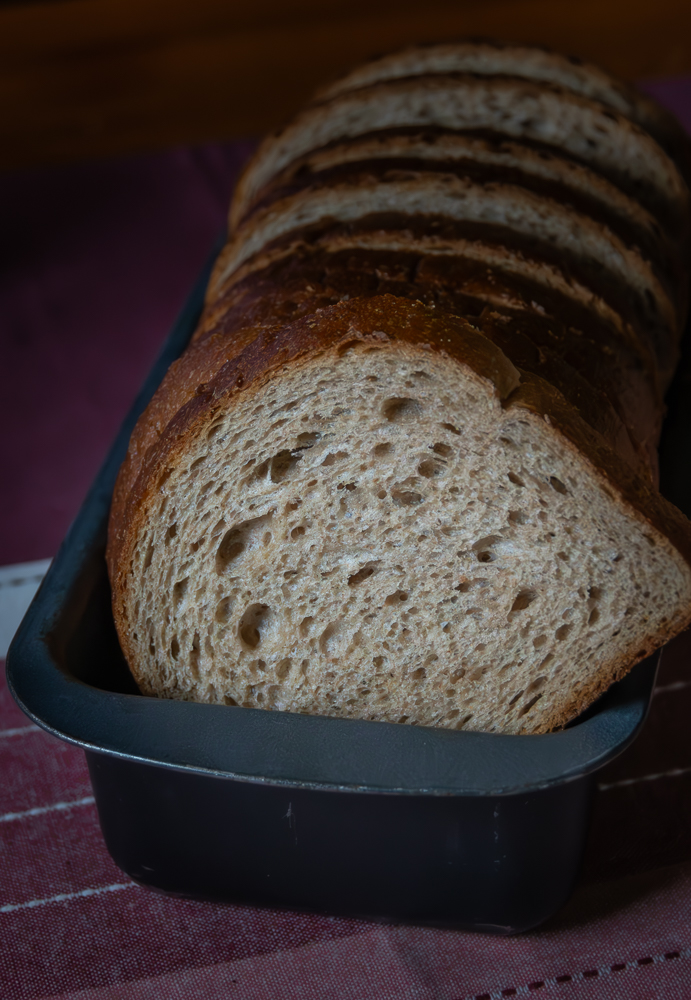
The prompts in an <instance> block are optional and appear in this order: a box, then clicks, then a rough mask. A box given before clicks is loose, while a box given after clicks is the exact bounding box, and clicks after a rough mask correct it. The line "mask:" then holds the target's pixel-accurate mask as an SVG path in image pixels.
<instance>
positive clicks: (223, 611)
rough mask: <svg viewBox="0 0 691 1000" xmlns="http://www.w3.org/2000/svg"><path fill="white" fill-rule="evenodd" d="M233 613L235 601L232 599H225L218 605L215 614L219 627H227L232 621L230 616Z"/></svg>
mask: <svg viewBox="0 0 691 1000" xmlns="http://www.w3.org/2000/svg"><path fill="white" fill-rule="evenodd" d="M232 611H233V600H232V598H231V597H223V598H222V599H221V600H220V601H219V602H218V604H217V605H216V612H215V614H214V618H215V620H216V621H217V622H218V624H219V625H227V624H228V622H229V621H230V616H231V614H232Z"/></svg>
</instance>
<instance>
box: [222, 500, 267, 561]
mask: <svg viewBox="0 0 691 1000" xmlns="http://www.w3.org/2000/svg"><path fill="white" fill-rule="evenodd" d="M272 517H273V511H272V512H271V513H269V514H264V515H262V516H261V517H255V518H251V519H250V520H248V521H243V522H241V523H240V524H237V525H235V526H234V527H232V528H229V529H228V531H226V533H225V534H224V536H223V538H222V540H221V544H220V545H219V547H218V549H217V551H216V572H217V573H218V574H222V573H226V572H228V570H230V569H231V568H233V566H234V564H235V562H236V561H237V559H238V558H239V557H240V556H241V555H242V553H243V552H245V550H247V549H251V548H253V547H254V546H255V545H257V544H259V542H260V539H263V538H264V537H265V536H266V531H265V528H266V526H267V524H268V523H269V522H270V520H271V518H272ZM223 527H225V521H223V520H221V521H219V523H218V525H217V526H216V529H214V533H215V532H216V530H217V529H219V528H221V529H222V528H223Z"/></svg>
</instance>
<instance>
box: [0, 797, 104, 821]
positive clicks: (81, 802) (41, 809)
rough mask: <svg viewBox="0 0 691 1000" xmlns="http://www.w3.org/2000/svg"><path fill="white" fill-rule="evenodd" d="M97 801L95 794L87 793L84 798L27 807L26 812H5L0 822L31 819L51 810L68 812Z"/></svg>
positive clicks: (0, 817)
mask: <svg viewBox="0 0 691 1000" xmlns="http://www.w3.org/2000/svg"><path fill="white" fill-rule="evenodd" d="M94 802H95V799H94V797H93V795H87V796H86V797H85V798H83V799H75V800H74V801H73V802H55V803H54V804H53V805H52V806H36V808H34V809H26V810H25V811H24V812H15V813H5V815H4V816H0V823H11V822H12V821H13V820H16V819H29V818H30V817H31V816H42V815H43V814H44V813H49V812H66V811H67V810H68V809H76V808H78V807H79V806H91V805H93V804H94Z"/></svg>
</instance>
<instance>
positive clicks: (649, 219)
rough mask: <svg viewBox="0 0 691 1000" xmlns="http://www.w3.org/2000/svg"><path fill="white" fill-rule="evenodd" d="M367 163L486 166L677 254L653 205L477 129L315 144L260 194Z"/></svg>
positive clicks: (563, 161) (553, 156)
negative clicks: (650, 210) (644, 205)
mask: <svg viewBox="0 0 691 1000" xmlns="http://www.w3.org/2000/svg"><path fill="white" fill-rule="evenodd" d="M368 164H369V165H371V164H379V165H384V164H386V165H389V167H390V168H393V169H410V168H411V166H412V168H413V169H416V170H420V169H425V166H428V168H429V166H431V165H436V166H437V169H446V170H448V171H453V170H454V169H455V170H456V171H457V172H458V171H468V170H469V169H473V168H475V169H476V170H477V167H482V168H484V169H485V172H486V173H488V172H489V170H493V171H494V176H495V177H498V178H499V179H502V180H504V181H505V182H506V181H511V180H513V181H514V182H518V183H520V184H523V185H531V187H532V190H537V191H541V192H542V193H543V194H547V195H550V194H551V195H552V197H554V198H558V200H560V201H561V202H566V203H570V204H572V205H576V206H578V205H579V204H581V205H584V207H585V210H586V211H588V210H589V214H591V215H594V216H597V214H598V213H599V216H600V217H601V218H602V219H603V220H605V221H607V222H608V224H609V225H612V226H613V227H614V228H615V229H617V228H620V229H622V230H624V231H626V232H632V233H635V237H636V241H637V242H638V243H639V245H641V246H642V247H645V248H646V249H647V248H648V247H654V248H655V249H658V248H659V247H664V248H665V251H666V253H667V255H668V256H669V255H672V254H674V252H675V248H674V242H675V241H673V240H672V239H671V238H670V236H671V234H670V233H669V232H663V230H662V228H661V226H660V224H659V223H658V221H657V220H656V219H655V217H654V216H653V215H652V214H651V213H650V212H649V211H647V209H645V208H644V207H643V206H642V205H641V204H640V203H639V202H638V201H636V200H635V199H634V198H631V197H629V196H628V195H626V194H624V192H623V191H620V190H619V188H618V187H617V186H616V185H615V184H612V183H611V181H608V180H607V178H606V177H603V176H602V175H600V174H598V173H596V172H595V171H594V170H591V169H590V168H589V167H588V166H587V165H586V164H584V163H579V162H577V161H575V160H572V159H570V158H568V157H566V156H563V155H560V154H559V153H558V152H557V151H555V150H554V149H550V148H549V147H548V146H538V145H535V144H532V145H531V144H529V143H526V142H525V141H523V142H516V141H512V140H509V139H506V138H502V137H501V136H494V137H493V136H491V135H488V134H479V133H473V132H462V133H459V132H448V131H446V130H444V129H433V128H427V129H425V130H423V131H420V130H412V131H411V130H408V129H384V130H382V131H380V132H377V133H369V134H368V135H366V136H361V137H356V138H354V139H351V140H349V141H347V142H342V143H335V144H331V145H328V146H326V147H323V148H321V149H317V150H313V151H311V152H309V153H307V154H305V156H303V157H301V158H299V159H297V160H294V161H292V162H291V163H290V164H289V165H288V166H287V167H286V168H285V170H283V171H281V172H280V173H279V174H277V175H276V176H274V177H273V178H272V179H271V180H270V181H269V184H268V185H267V187H265V188H264V190H263V191H262V192H261V194H260V195H259V204H263V203H264V202H265V201H266V199H267V195H268V194H271V195H273V192H274V191H276V189H278V190H282V189H284V188H288V187H289V186H295V185H296V184H297V183H300V184H302V185H303V186H305V185H306V184H307V183H310V182H311V181H312V180H313V179H315V178H320V177H323V176H324V174H325V173H326V172H329V171H330V172H333V171H334V170H335V169H338V168H340V169H341V170H343V168H344V167H351V168H352V169H354V170H356V171H362V170H363V169H364V168H365V167H366V165H368ZM274 197H275V196H274ZM670 244H672V245H671V246H670Z"/></svg>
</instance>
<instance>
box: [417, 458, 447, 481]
mask: <svg viewBox="0 0 691 1000" xmlns="http://www.w3.org/2000/svg"><path fill="white" fill-rule="evenodd" d="M417 471H418V473H419V474H420V475H421V476H424V477H425V479H435V478H436V477H437V476H443V475H444V465H443V464H442V463H441V462H439V461H435V460H434V459H433V458H426V459H424V461H422V462H420V464H419V465H418V467H417Z"/></svg>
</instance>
